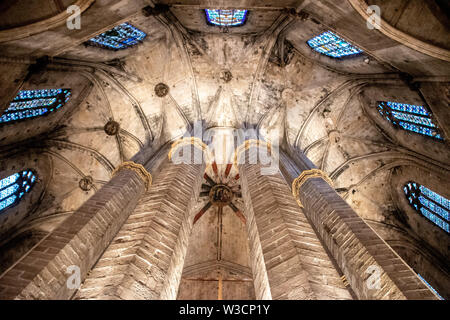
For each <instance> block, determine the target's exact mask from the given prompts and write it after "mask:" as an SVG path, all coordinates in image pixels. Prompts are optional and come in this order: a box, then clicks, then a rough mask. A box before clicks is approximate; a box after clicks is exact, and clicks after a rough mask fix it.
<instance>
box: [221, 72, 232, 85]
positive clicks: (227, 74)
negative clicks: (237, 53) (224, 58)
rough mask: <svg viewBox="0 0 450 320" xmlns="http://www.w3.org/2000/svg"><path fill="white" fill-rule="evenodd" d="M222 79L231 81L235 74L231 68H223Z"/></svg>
mask: <svg viewBox="0 0 450 320" xmlns="http://www.w3.org/2000/svg"><path fill="white" fill-rule="evenodd" d="M220 79H222V80H223V81H225V82H230V81H231V80H232V79H233V74H232V73H231V71H230V70H223V71H222V72H221V73H220Z"/></svg>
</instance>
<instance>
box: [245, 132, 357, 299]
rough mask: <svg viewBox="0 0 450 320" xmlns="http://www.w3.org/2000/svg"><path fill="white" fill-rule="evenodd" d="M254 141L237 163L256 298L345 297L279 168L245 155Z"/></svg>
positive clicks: (255, 146)
mask: <svg viewBox="0 0 450 320" xmlns="http://www.w3.org/2000/svg"><path fill="white" fill-rule="evenodd" d="M258 146H261V148H266V147H265V146H266V144H265V143H264V142H261V141H256V140H253V141H252V142H251V143H249V144H247V150H246V151H243V150H242V149H241V150H240V151H241V153H240V156H241V157H242V158H241V160H240V163H241V165H240V166H239V174H240V179H241V186H242V195H243V199H244V203H245V213H246V216H247V229H248V233H249V239H250V257H251V266H252V270H253V275H254V282H255V293H256V296H257V299H290V300H305V299H351V298H352V297H351V295H350V293H349V291H348V290H347V289H346V288H345V285H344V283H343V282H342V280H341V278H340V275H339V273H338V271H337V270H336V268H335V267H334V266H333V263H332V261H331V260H330V258H329V257H328V255H327V253H326V251H325V250H324V248H323V247H322V244H321V243H320V241H319V239H318V237H317V236H316V234H315V232H314V230H313V228H312V227H311V225H310V223H309V222H308V220H307V219H306V217H305V215H304V214H303V212H302V210H301V209H300V208H299V206H298V205H297V203H296V201H295V199H294V197H292V194H291V192H290V189H289V186H288V185H287V183H286V181H285V180H284V178H283V177H282V176H281V174H280V172H278V171H277V172H275V173H274V174H272V175H265V174H264V173H263V174H262V172H261V169H262V168H263V166H262V165H261V164H260V163H257V162H259V161H254V160H255V159H251V158H252V156H251V155H250V153H252V154H253V155H255V154H257V153H258ZM238 150H239V149H238ZM238 153H239V151H238ZM238 157H239V155H237V158H238ZM244 159H245V160H244Z"/></svg>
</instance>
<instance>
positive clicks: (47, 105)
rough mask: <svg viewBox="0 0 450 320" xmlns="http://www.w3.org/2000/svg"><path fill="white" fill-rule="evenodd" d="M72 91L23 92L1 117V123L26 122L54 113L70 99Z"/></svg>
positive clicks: (45, 90)
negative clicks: (26, 120)
mask: <svg viewBox="0 0 450 320" xmlns="http://www.w3.org/2000/svg"><path fill="white" fill-rule="evenodd" d="M70 95H71V92H70V89H44V90H22V91H20V92H19V93H18V94H17V96H16V97H15V98H14V100H13V101H12V102H11V103H10V104H9V107H8V108H7V109H6V110H5V111H4V112H3V114H2V115H1V116H0V123H6V122H13V121H19V120H25V119H29V118H34V117H38V116H43V115H45V114H48V113H51V112H54V111H56V110H58V109H59V108H61V107H62V106H64V105H65V104H66V103H67V101H69V99H70Z"/></svg>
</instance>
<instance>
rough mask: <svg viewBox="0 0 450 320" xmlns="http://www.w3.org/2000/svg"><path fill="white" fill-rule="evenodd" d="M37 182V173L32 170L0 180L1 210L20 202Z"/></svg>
mask: <svg viewBox="0 0 450 320" xmlns="http://www.w3.org/2000/svg"><path fill="white" fill-rule="evenodd" d="M35 183H36V175H35V173H34V172H33V171H32V170H24V171H22V172H18V173H15V174H12V175H10V176H9V177H6V178H4V179H2V180H0V211H3V210H5V209H7V208H9V207H12V206H14V205H16V204H18V203H19V202H20V200H21V199H22V198H23V196H24V195H25V193H28V192H30V191H31V189H32V187H33V185H34V184H35Z"/></svg>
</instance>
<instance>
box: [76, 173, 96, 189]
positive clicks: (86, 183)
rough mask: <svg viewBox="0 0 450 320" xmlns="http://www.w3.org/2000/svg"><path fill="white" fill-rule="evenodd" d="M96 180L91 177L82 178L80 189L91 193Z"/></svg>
mask: <svg viewBox="0 0 450 320" xmlns="http://www.w3.org/2000/svg"><path fill="white" fill-rule="evenodd" d="M93 182H94V179H92V177H91V176H85V177H83V178H81V180H80V182H79V186H80V189H81V190H83V191H89V190H91V189H92V185H93Z"/></svg>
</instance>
